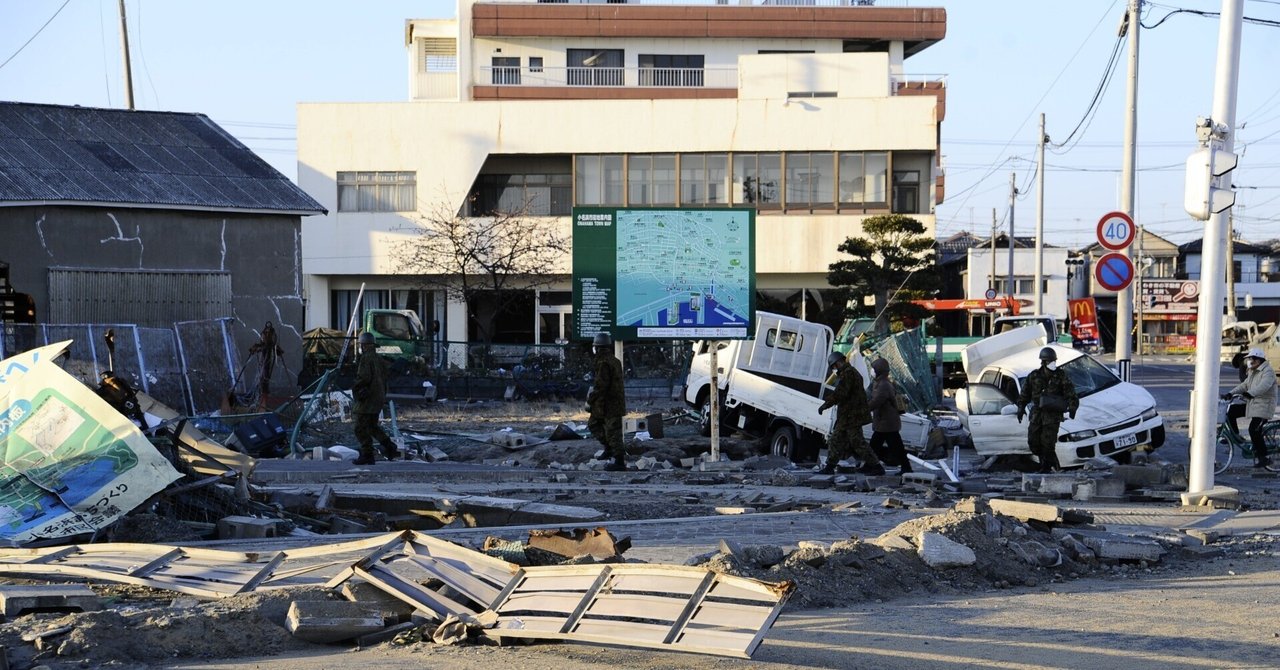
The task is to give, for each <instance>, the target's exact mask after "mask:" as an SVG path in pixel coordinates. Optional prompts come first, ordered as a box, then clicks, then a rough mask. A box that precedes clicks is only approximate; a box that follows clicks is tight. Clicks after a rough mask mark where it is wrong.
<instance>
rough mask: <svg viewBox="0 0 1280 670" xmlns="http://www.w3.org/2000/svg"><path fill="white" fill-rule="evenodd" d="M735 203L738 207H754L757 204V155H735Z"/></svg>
mask: <svg viewBox="0 0 1280 670" xmlns="http://www.w3.org/2000/svg"><path fill="white" fill-rule="evenodd" d="M732 181H733V202H734V204H738V205H754V204H755V202H756V186H757V179H756V155H755V154H740V153H736V154H734V155H733V177H732Z"/></svg>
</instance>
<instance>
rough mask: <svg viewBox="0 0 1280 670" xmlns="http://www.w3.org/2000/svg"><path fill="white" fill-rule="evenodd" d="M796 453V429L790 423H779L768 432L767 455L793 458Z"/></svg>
mask: <svg viewBox="0 0 1280 670" xmlns="http://www.w3.org/2000/svg"><path fill="white" fill-rule="evenodd" d="M795 453H796V429H795V428H792V427H791V425H790V424H785V423H783V424H779V425H778V427H776V428H774V429H773V432H772V433H770V434H769V455H771V456H782V457H784V458H786V459H787V460H789V461H790V460H794V456H795Z"/></svg>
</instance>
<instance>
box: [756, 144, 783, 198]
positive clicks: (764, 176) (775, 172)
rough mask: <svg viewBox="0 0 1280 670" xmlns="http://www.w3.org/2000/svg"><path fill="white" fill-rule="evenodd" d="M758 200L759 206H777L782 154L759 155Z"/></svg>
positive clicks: (780, 181)
mask: <svg viewBox="0 0 1280 670" xmlns="http://www.w3.org/2000/svg"><path fill="white" fill-rule="evenodd" d="M758 169H759V179H760V188H759V199H758V200H757V204H758V205H760V206H769V205H771V206H774V207H777V206H778V204H779V196H780V195H781V194H780V192H779V186H780V185H781V183H782V154H776V153H775V154H760V156H759V167H758Z"/></svg>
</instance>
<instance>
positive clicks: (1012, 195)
mask: <svg viewBox="0 0 1280 670" xmlns="http://www.w3.org/2000/svg"><path fill="white" fill-rule="evenodd" d="M1017 204H1018V173H1017V172H1010V173H1009V245H1008V247H1009V283H1008V285H1007V287H1006V288H1007V289H1008V295H1009V300H1013V299H1014V297H1013V294H1015V293H1017V292H1018V291H1017V287H1016V286H1015V285H1014V282H1013V208H1014V206H1015V205H1017ZM1009 311H1011V312H1012V311H1013V309H1012V308H1010V310H1009Z"/></svg>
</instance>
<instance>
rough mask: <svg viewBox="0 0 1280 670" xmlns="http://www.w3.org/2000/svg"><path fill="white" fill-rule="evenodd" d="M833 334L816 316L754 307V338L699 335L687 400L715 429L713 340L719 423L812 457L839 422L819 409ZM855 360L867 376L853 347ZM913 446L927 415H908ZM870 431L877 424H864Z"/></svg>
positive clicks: (801, 458) (773, 448) (906, 428)
mask: <svg viewBox="0 0 1280 670" xmlns="http://www.w3.org/2000/svg"><path fill="white" fill-rule="evenodd" d="M833 340H834V335H833V333H832V332H831V329H830V328H828V327H826V326H824V325H822V324H818V323H810V322H808V321H804V320H801V319H797V318H794V317H789V316H782V315H780V314H771V313H768V312H757V313H756V332H755V337H754V338H753V339H749V340H721V341H715V342H711V341H705V340H704V341H699V342H695V343H694V345H693V346H694V355H693V360H692V362H691V363H690V366H689V377H688V381H687V382H686V386H685V402H687V403H689V404H690V405H692V406H693V407H695V408H697V409H698V410H699V411H701V413H702V417H703V419H702V434H703V435H704V436H707V435H710V434H711V423H710V409H711V400H710V398H711V346H712V345H713V344H714V345H715V346H716V348H717V350H716V359H717V360H716V368H717V372H716V375H717V382H718V383H717V385H718V386H719V388H720V402H721V408H722V410H721V414H720V421H721V425H724V426H730V427H733V428H736V429H738V430H740V431H742V432H744V433H746V434H748V435H754V436H758V437H764V438H766V439H767V443H768V447H769V453H771V454H774V455H778V456H785V457H786V458H788V459H790V460H792V461H795V462H814V461H816V460H817V456H818V450H819V449H821V448H822V447H823V446H825V444H826V438H827V435H828V434H830V432H831V427H832V425H833V424H834V423H835V412H834V411H832V412H826V413H824V414H819V413H818V407H819V406H820V405H822V402H823V399H824V398H825V397H826V395H827V394H828V393H830V392H831V390H832V389H833V386H832V385H831V384H829V383H828V381H829V380H830V379H831V375H830V368H829V366H828V365H827V357H828V356H829V355H830V354H831V345H832V342H833ZM849 362H850V363H852V364H853V366H854V367H855V368H857V370H858V372H859V373H860V374H862V377H863V379H864V380H866V381H869V380H870V377H869V376H868V375H867V369H866V363H865V361H864V360H863V358H862V356H861V354H859V353H858V352H856V351H855V352H853V353H852V354H851V355H850V359H849ZM902 422H903V423H902V439H903V442H904V443H906V444H907V446H908V448H910V447H912V446H915V447H918V448H919V447H923V446H924V443H925V442H926V441H927V439H928V431H929V425H930V424H929V419H928V418H927V417H923V416H920V415H916V414H904V415H903V416H902ZM865 430H866V434H867V436H868V437H869V436H870V431H871V427H870V426H869V425H868V426H867V427H866V429H865Z"/></svg>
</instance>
